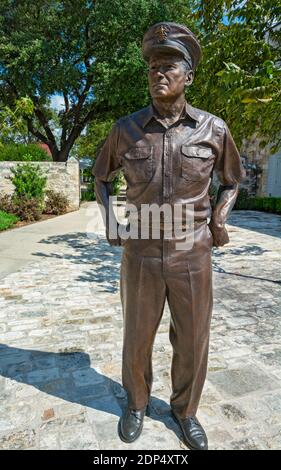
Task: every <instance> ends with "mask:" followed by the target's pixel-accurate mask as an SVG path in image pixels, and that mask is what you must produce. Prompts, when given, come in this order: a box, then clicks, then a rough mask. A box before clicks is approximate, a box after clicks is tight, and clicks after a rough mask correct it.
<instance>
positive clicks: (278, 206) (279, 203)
mask: <svg viewBox="0 0 281 470" xmlns="http://www.w3.org/2000/svg"><path fill="white" fill-rule="evenodd" d="M275 210H276V212H277V214H281V197H279V198H276V201H275Z"/></svg>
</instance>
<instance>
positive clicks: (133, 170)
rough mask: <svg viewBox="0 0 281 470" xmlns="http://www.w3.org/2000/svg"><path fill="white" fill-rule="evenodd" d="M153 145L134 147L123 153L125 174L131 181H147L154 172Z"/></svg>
mask: <svg viewBox="0 0 281 470" xmlns="http://www.w3.org/2000/svg"><path fill="white" fill-rule="evenodd" d="M152 154H153V147H151V146H144V147H132V148H131V149H129V150H128V151H127V152H126V153H125V154H124V155H123V169H124V175H125V177H126V179H127V180H128V182H129V183H145V182H147V181H150V180H151V178H152V174H153V166H152V165H153V162H152Z"/></svg>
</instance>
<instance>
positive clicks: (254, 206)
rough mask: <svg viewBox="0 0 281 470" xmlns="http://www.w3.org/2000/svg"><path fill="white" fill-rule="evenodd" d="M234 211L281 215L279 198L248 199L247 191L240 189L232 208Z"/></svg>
mask: <svg viewBox="0 0 281 470" xmlns="http://www.w3.org/2000/svg"><path fill="white" fill-rule="evenodd" d="M234 209H236V210H255V211H264V212H271V213H275V214H276V213H277V214H280V213H281V198H280V197H279V198H278V197H249V196H248V193H247V190H245V189H244V188H241V189H240V190H239V193H238V197H237V200H236V203H235V206H234Z"/></svg>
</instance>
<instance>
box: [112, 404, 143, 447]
mask: <svg viewBox="0 0 281 470" xmlns="http://www.w3.org/2000/svg"><path fill="white" fill-rule="evenodd" d="M145 412H146V408H143V409H141V410H132V409H130V408H127V409H126V411H125V413H124V414H123V416H122V417H121V419H120V421H119V424H118V433H119V437H120V439H121V440H122V441H123V442H129V443H130V442H134V441H135V440H136V439H137V438H138V437H139V436H140V435H141V432H142V427H143V419H144V416H145Z"/></svg>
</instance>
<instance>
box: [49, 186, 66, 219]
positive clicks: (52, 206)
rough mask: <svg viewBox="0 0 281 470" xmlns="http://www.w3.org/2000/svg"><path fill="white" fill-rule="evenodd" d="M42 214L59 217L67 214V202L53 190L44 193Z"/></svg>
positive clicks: (64, 197)
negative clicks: (45, 197)
mask: <svg viewBox="0 0 281 470" xmlns="http://www.w3.org/2000/svg"><path fill="white" fill-rule="evenodd" d="M46 196H47V199H46V200H45V207H44V213H45V214H55V215H61V214H65V212H67V207H68V205H69V201H68V199H67V197H66V196H64V195H63V194H61V193H58V192H56V191H53V190H50V189H49V190H47V191H46Z"/></svg>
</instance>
